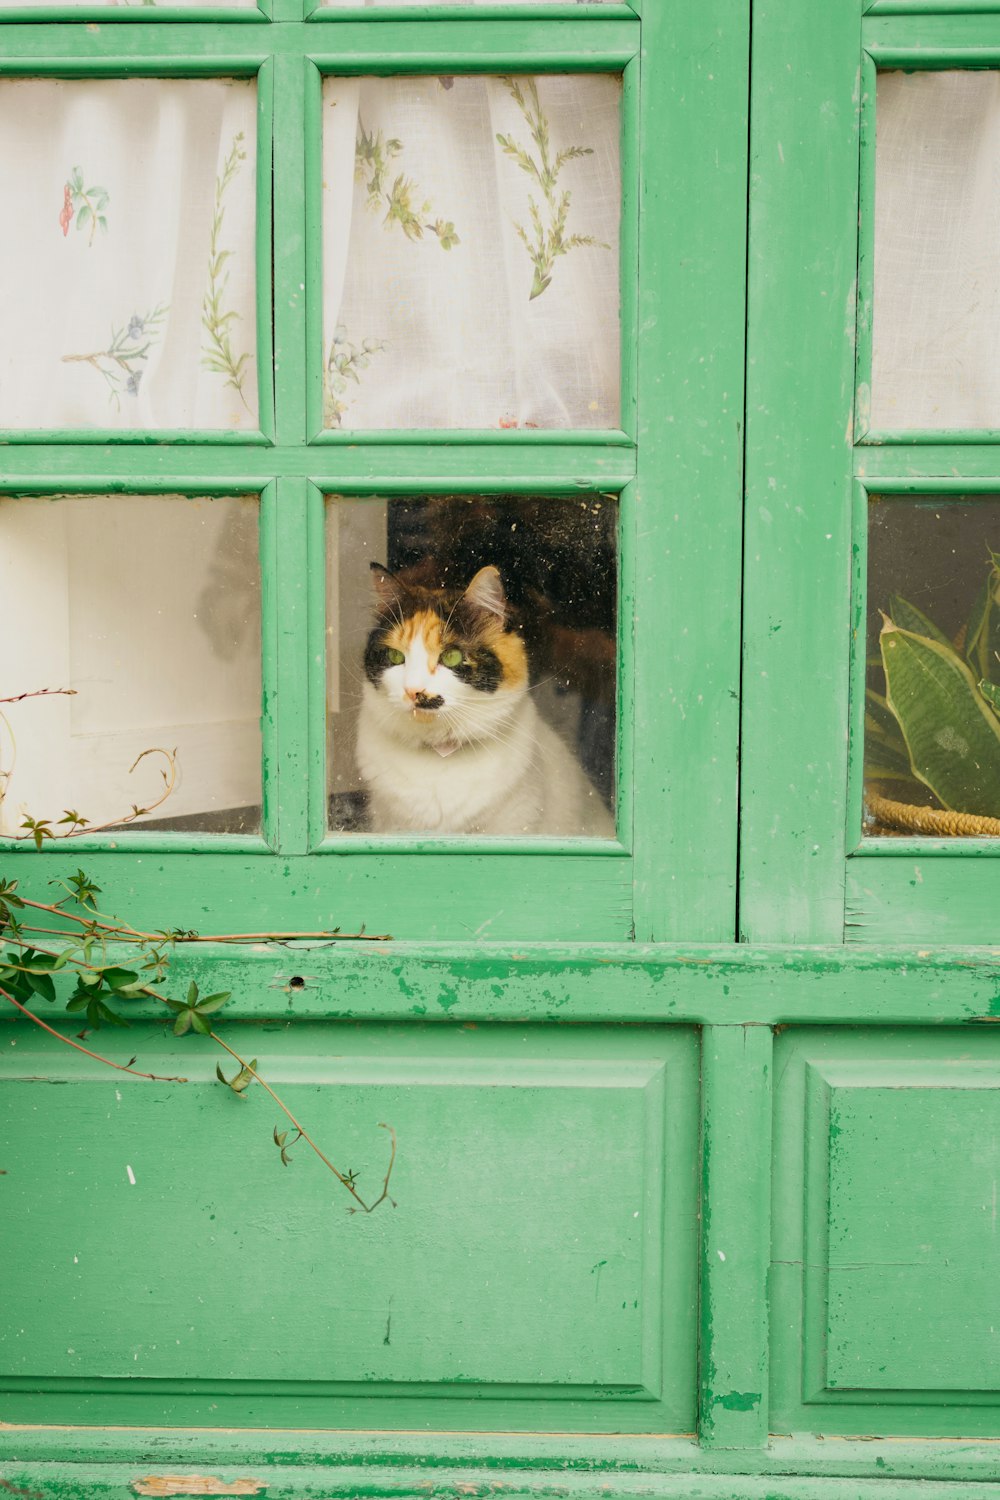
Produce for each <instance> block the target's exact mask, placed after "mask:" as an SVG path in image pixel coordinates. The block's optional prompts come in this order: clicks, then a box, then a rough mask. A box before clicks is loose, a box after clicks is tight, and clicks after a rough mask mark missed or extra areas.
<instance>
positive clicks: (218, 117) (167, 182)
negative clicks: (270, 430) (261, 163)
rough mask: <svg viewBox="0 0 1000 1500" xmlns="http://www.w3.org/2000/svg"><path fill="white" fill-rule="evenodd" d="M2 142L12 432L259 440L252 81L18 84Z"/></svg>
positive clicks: (0, 389)
mask: <svg viewBox="0 0 1000 1500" xmlns="http://www.w3.org/2000/svg"><path fill="white" fill-rule="evenodd" d="M0 145H2V150H0V201H2V202H3V205H4V228H3V234H2V235H0V327H2V329H3V338H2V342H0V429H2V428H15V429H16V428H95V427H98V428H101V427H103V428H122V429H142V428H185V427H195V428H212V429H216V428H222V429H236V430H239V429H253V428H255V427H256V426H257V362H256V353H257V351H256V313H255V295H254V293H255V280H256V278H255V268H254V254H255V216H256V190H255V159H256V90H255V86H254V84H253V83H252V82H246V81H243V80H233V79H205V80H202V79H197V80H193V79H159V78H156V79H128V80H123V79H110V80H102V79H87V80H85V81H84V80H81V81H66V80H62V79H16V80H13V79H7V80H4V81H2V82H0ZM230 314H234V315H235V316H230Z"/></svg>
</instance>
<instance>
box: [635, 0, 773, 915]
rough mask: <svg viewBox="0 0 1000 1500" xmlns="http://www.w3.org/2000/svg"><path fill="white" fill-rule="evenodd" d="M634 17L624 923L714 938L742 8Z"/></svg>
mask: <svg viewBox="0 0 1000 1500" xmlns="http://www.w3.org/2000/svg"><path fill="white" fill-rule="evenodd" d="M642 26H643V31H642V36H643V46H642V63H641V66H642V75H641V83H640V134H641V139H642V156H641V200H640V208H641V215H640V236H639V260H640V268H641V277H640V290H639V305H638V327H639V335H638V339H639V345H638V353H639V368H638V453H639V457H638V477H637V482H636V531H635V551H636V560H637V567H636V580H635V594H634V598H633V599H632V600H628V601H623V603H624V604H625V605H628V606H631V608H632V609H633V610H634V616H635V622H636V639H637V642H640V643H641V649H640V650H637V652H636V658H635V676H636V738H635V751H636V754H635V784H634V798H635V808H636V830H637V841H636V852H635V860H636V867H635V868H636V873H635V934H636V937H637V938H638V939H639V940H640V941H646V940H649V939H656V940H660V941H665V940H671V939H674V940H676V939H680V938H686V939H689V940H690V939H692V938H695V937H697V938H699V939H701V940H703V941H713V940H724V939H730V938H731V937H732V936H733V934H734V930H735V860H736V821H735V806H736V787H737V764H736V763H737V734H738V709H739V704H738V696H739V657H738V644H737V642H738V633H739V600H738V593H739V567H740V509H741V477H742V469H741V450H742V433H741V415H742V392H743V347H742V329H743V325H744V308H745V301H744V281H745V262H744V253H745V233H746V119H747V67H748V47H749V6H748V5H746V4H743V3H742V0H741V3H739V4H736V5H734V4H732V3H730V0H702V3H700V4H698V5H693V6H689V5H685V6H679V7H670V6H663V5H654V6H649V7H647V8H646V11H645V13H644V15H643V22H642ZM694 203H697V204H698V211H697V212H696V213H687V212H681V211H679V210H680V206H681V205H684V204H694Z"/></svg>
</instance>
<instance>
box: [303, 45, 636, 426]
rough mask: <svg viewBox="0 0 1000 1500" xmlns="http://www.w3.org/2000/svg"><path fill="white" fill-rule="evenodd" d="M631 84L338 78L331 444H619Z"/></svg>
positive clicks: (328, 169) (329, 87) (326, 139)
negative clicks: (587, 435) (593, 435)
mask: <svg viewBox="0 0 1000 1500" xmlns="http://www.w3.org/2000/svg"><path fill="white" fill-rule="evenodd" d="M620 113H621V79H620V77H618V76H613V75H606V74H587V75H573V76H567V75H560V74H546V75H543V76H538V77H533V76H530V75H523V74H522V75H510V76H503V77H489V76H481V75H480V76H475V77H470V76H463V75H447V76H436V75H435V76H427V77H424V76H410V77H402V78H336V77H331V78H327V79H326V81H325V83H324V87H323V308H324V312H323V319H324V328H323V387H324V391H323V396H324V400H323V425H324V426H325V427H326V428H328V429H337V428H340V429H351V430H365V429H368V430H373V429H385V428H417V429H429V428H460V427H465V428H477V429H490V428H492V429H494V430H498V431H499V430H503V429H507V430H510V429H520V430H531V429H534V428H573V427H575V428H591V429H593V428H598V429H601V428H604V429H608V428H616V427H617V426H618V425H619V422H620V399H619V385H620V356H619V251H618V241H619V231H620V221H621V165H620V160H619V134H620Z"/></svg>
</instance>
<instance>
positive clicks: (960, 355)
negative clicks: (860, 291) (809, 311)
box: [871, 69, 1000, 431]
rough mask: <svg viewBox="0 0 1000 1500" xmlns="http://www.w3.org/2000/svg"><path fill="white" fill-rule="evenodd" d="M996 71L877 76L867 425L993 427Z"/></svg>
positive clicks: (999, 389)
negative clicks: (873, 254) (870, 372)
mask: <svg viewBox="0 0 1000 1500" xmlns="http://www.w3.org/2000/svg"><path fill="white" fill-rule="evenodd" d="M998 246H1000V73H997V72H995V71H976V72H972V71H958V70H955V69H950V70H946V71H944V72H927V73H916V74H906V73H881V74H879V77H878V92H877V98H876V176H875V274H874V297H873V305H872V311H873V324H872V341H873V349H872V391H871V422H872V426H873V427H874V428H875V429H876V430H878V429H882V430H888V431H891V430H893V429H896V428H904V429H905V428H917V429H919V428H962V427H966V428H997V427H1000V275H998V273H997V262H998V253H1000V252H998Z"/></svg>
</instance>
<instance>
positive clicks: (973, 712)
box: [879, 618, 1000, 817]
mask: <svg viewBox="0 0 1000 1500" xmlns="http://www.w3.org/2000/svg"><path fill="white" fill-rule="evenodd" d="M879 645H880V647H881V651H882V664H883V666H884V668H885V680H886V701H887V703H888V704H889V707H890V708H891V709H892V711H893V713H894V714H895V716H896V718H897V719H898V720H899V725H900V728H901V729H902V731H903V738H904V739H905V741H906V747H907V750H908V751H909V754H910V764H911V765H912V767H913V771H914V774H915V775H916V776H917V777H918V778H919V780H920V781H922V782H923V783H924V785H925V786H928V787H930V789H931V791H932V792H933V793H934V795H935V796H936V797H937V799H938V801H939V802H940V803H941V805H942V806H943V807H945V808H948V809H950V810H951V811H954V812H968V813H979V814H981V815H984V816H986V817H997V816H998V815H1000V720H998V719H997V717H996V715H995V714H994V713H993V711H992V709H991V708H990V707H989V706H988V704H987V703H986V702H985V701H984V700H983V698H982V697H981V696H980V694H979V693H978V691H977V689H976V681H975V678H974V677H973V675H972V673H971V672H970V671H969V668H968V667H967V666H966V664H965V662H964V661H962V659H961V657H960V656H959V655H958V653H957V652H956V651H954V650H953V649H952V648H951V646H949V645H942V644H941V642H940V641H936V640H931V639H929V638H928V637H927V636H924V635H918V634H916V633H915V632H913V631H909V630H901V629H899V627H898V626H897V625H896V624H895V622H894V621H892V620H890V619H888V618H886V619H885V623H884V625H883V627H882V634H881V636H880V638H879Z"/></svg>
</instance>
